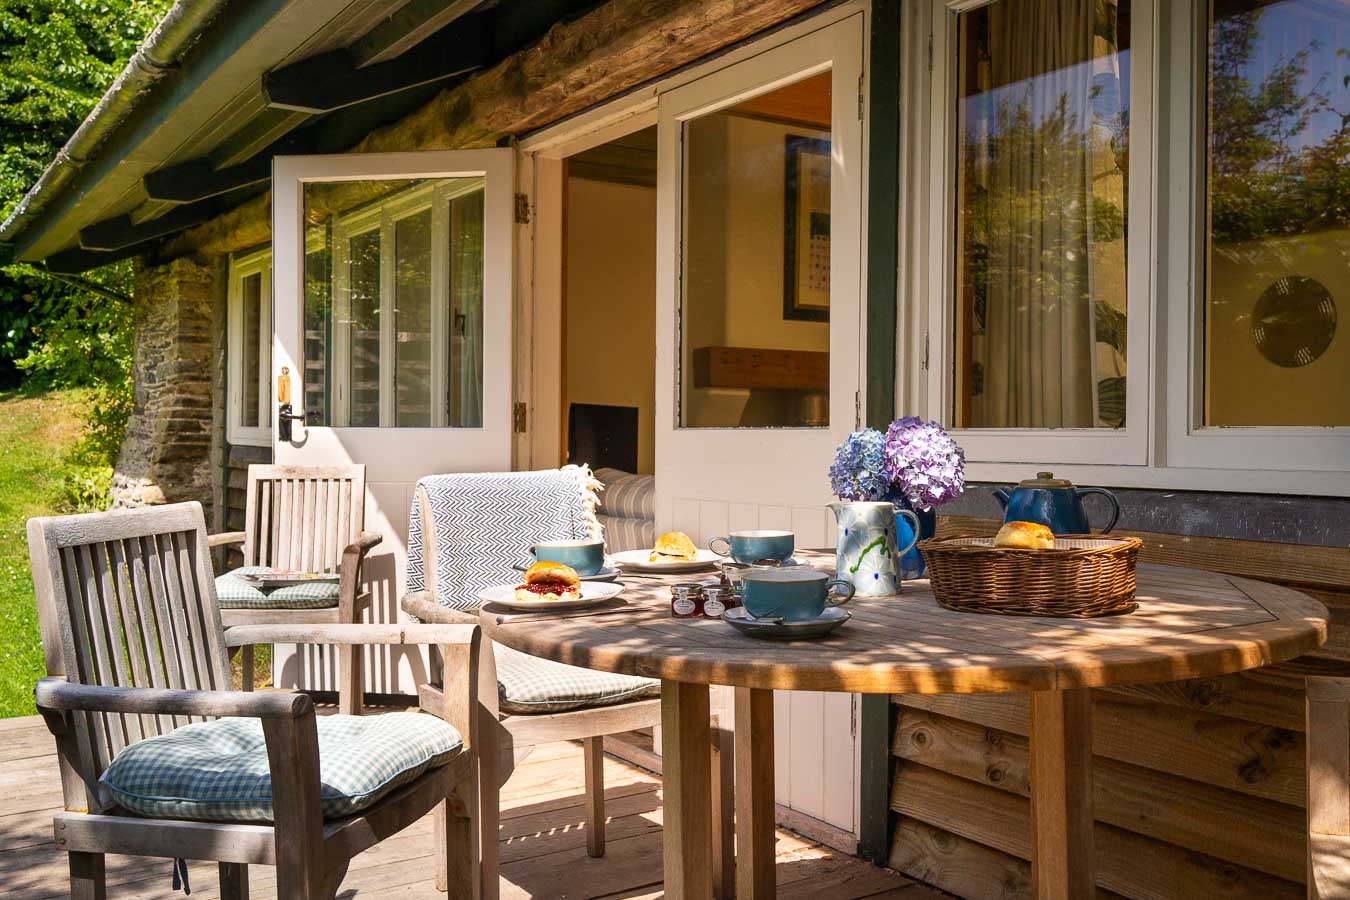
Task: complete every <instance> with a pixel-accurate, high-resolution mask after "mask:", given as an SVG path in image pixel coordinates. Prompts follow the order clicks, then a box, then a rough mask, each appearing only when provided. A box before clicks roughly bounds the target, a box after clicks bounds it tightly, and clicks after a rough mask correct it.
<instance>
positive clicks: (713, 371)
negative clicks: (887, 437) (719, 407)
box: [694, 347, 830, 391]
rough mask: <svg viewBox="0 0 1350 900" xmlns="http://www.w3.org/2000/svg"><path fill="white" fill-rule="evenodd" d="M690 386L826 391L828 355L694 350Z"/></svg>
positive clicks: (770, 350)
mask: <svg viewBox="0 0 1350 900" xmlns="http://www.w3.org/2000/svg"><path fill="white" fill-rule="evenodd" d="M694 387H696V388H773V389H776V390H795V391H828V390H829V389H830V354H829V353H824V352H820V351H816V350H777V349H773V348H767V347H766V348H754V347H696V348H695V349H694Z"/></svg>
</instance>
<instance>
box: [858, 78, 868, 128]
mask: <svg viewBox="0 0 1350 900" xmlns="http://www.w3.org/2000/svg"><path fill="white" fill-rule="evenodd" d="M866 108H867V99H866V97H865V96H864V95H863V76H862V75H861V74H859V75H858V121H859V122H861V121H863V112H864V110H866Z"/></svg>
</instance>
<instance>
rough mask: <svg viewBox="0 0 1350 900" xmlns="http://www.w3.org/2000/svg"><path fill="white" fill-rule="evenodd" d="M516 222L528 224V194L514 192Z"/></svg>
mask: <svg viewBox="0 0 1350 900" xmlns="http://www.w3.org/2000/svg"><path fill="white" fill-rule="evenodd" d="M516 224H517V225H528V224H530V195H529V194H516Z"/></svg>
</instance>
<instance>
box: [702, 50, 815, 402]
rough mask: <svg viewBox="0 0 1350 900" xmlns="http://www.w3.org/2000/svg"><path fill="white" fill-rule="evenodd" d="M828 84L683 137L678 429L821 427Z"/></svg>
mask: <svg viewBox="0 0 1350 900" xmlns="http://www.w3.org/2000/svg"><path fill="white" fill-rule="evenodd" d="M830 124H831V123H830V73H829V72H825V73H822V74H820V75H816V76H813V77H810V78H806V79H804V80H802V81H799V82H796V83H794V84H790V85H787V86H786V87H782V88H779V89H778V90H775V91H771V92H769V93H766V94H762V95H760V96H758V97H753V98H751V99H749V100H745V101H743V102H741V103H740V104H738V105H736V106H733V107H730V108H728V109H724V110H721V111H719V112H715V113H712V114H710V115H706V116H702V117H700V118H697V119H694V120H692V121H690V122H688V123H686V124H685V125H684V191H685V196H684V211H685V212H684V253H683V262H684V278H683V280H682V285H683V297H682V312H683V321H682V331H681V369H680V371H681V397H680V399H681V403H680V413H679V421H680V425H681V426H683V427H685V428H719V427H720V428H726V427H743V428H745V427H758V428H764V427H775V426H777V427H798V428H800V427H824V426H826V425H828V424H829V417H830V410H829V388H830V322H829V318H830Z"/></svg>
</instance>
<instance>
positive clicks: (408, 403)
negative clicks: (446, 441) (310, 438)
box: [304, 177, 483, 428]
mask: <svg viewBox="0 0 1350 900" xmlns="http://www.w3.org/2000/svg"><path fill="white" fill-rule="evenodd" d="M305 222H306V236H305V244H306V255H305V376H304V377H305V383H304V396H305V409H306V411H307V414H308V422H309V424H311V425H328V426H337V427H344V426H346V427H364V428H370V427H386V428H388V427H398V428H427V427H433V428H445V427H477V426H479V425H481V422H482V408H483V384H482V381H483V379H482V373H483V358H482V343H483V179H482V178H474V177H468V178H439V179H419V180H400V181H363V182H332V183H310V184H307V185H306V186H305Z"/></svg>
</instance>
